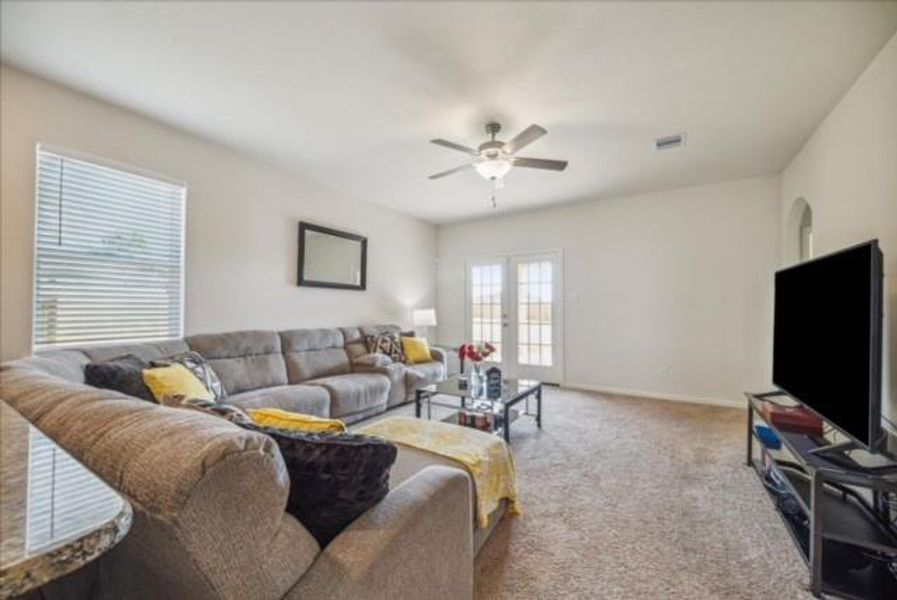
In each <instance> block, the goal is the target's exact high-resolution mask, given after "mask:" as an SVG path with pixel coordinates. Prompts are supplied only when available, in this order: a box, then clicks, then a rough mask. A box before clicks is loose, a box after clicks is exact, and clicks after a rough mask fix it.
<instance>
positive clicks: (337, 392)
mask: <svg viewBox="0 0 897 600" xmlns="http://www.w3.org/2000/svg"><path fill="white" fill-rule="evenodd" d="M306 383H307V384H309V385H319V386H321V387H322V388H324V389H326V390H327V391H328V392H330V416H331V417H336V418H340V417H344V416H347V415H352V414H354V413H359V412H363V411H368V410H370V409H383V408H386V398H387V395H388V394H389V378H387V377H386V376H385V375H380V374H378V373H350V374H348V375H335V376H333V377H323V378H321V379H313V380H311V381H307V382H306Z"/></svg>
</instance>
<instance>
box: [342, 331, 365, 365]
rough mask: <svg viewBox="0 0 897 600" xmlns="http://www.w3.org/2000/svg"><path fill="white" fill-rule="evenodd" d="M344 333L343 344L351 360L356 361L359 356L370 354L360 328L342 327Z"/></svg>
mask: <svg viewBox="0 0 897 600" xmlns="http://www.w3.org/2000/svg"><path fill="white" fill-rule="evenodd" d="M340 331H341V332H342V333H343V342H344V344H345V346H344V347H345V349H346V354H348V355H349V360H355V359H356V358H358V357H359V356H362V355H364V354H368V348H367V346H366V345H365V343H364V336H363V335H362V333H361V328H359V327H340Z"/></svg>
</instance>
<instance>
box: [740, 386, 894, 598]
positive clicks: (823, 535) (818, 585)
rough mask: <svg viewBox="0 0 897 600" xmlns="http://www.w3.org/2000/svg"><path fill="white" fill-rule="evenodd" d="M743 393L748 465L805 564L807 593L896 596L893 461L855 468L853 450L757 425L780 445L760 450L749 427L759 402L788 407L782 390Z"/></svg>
mask: <svg viewBox="0 0 897 600" xmlns="http://www.w3.org/2000/svg"><path fill="white" fill-rule="evenodd" d="M745 395H746V397H747V401H748V420H747V425H748V431H747V460H746V464H747V465H748V466H750V467H752V468H753V469H754V471H755V472H756V473H757V475H758V477H759V478H760V480H761V482H762V483H763V484H764V487H765V489H766V491H767V493H768V494H769V496H770V499H771V500H772V501H773V503H774V505H775V507H776V512H777V513H778V514H779V516H780V517H781V518H782V521H783V523H784V525H785V528H786V529H787V531H788V533H789V534H790V535H791V538H792V540H793V541H794V543H795V545H796V546H797V548H798V550H799V551H800V555H801V557H802V558H803V559H804V562H806V564H807V567H808V569H809V576H810V582H809V588H810V591H811V592H812V593H813V595H814V596H816V597H822V596H823V594H826V595H830V596H836V597H840V598H851V599H862V600H866V599H879V598H897V526H895V521H894V515H892V514H891V510H890V508H891V506H892V505H891V503H890V502H889V501H888V498H889V497H890V498H897V464H895V463H893V462H887V463H886V464H874V465H865V464H861V463H860V462H857V460H856V459H855V458H854V457H853V456H851V455H850V451H851V450H855V449H856V445H853V444H844V443H835V442H834V441H833V440H831V439H829V438H828V437H825V438H822V439H820V438H814V437H811V436H808V435H803V434H797V433H789V432H785V431H781V430H779V429H777V428H776V427H774V426H772V425H770V424H768V423H766V422H762V423H759V424H762V425H764V426H766V427H769V428H770V429H772V430H773V432H775V434H776V435H777V436H778V437H779V439H780V440H781V442H782V448H781V449H780V450H772V449H769V448H766V447H765V446H764V445H763V444H762V443H761V442H760V439H759V437H758V436H757V434H756V431H755V429H754V425H755V424H758V421H761V420H762V419H763V417H762V412H761V409H762V406H763V403H764V402H765V401H773V402H775V403H776V404H783V405H784V404H789V402H788V400H787V397H786V396H784V394H782V393H780V392H767V393H764V394H750V393H746V394H745ZM779 397H781V398H779ZM791 404H795V403H793V402H791Z"/></svg>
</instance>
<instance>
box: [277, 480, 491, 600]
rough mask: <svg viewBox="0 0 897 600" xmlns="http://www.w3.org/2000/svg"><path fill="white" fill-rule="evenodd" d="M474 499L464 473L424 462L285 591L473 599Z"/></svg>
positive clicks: (351, 598)
mask: <svg viewBox="0 0 897 600" xmlns="http://www.w3.org/2000/svg"><path fill="white" fill-rule="evenodd" d="M471 502H472V500H471V486H470V480H469V478H468V475H467V473H465V472H464V471H461V470H460V469H453V468H450V467H443V466H431V467H427V468H425V469H422V470H421V471H420V472H418V473H417V474H415V475H414V476H412V477H411V478H409V479H407V480H405V481H404V482H402V484H401V485H399V486H398V487H396V488H394V489H392V490H391V491H390V492H389V494H388V495H387V496H386V498H384V499H383V500H382V501H381V502H380V503H379V504H377V505H376V506H374V507H373V508H371V509H370V510H368V511H367V512H366V513H364V514H363V515H362V516H361V517H359V518H358V519H356V520H355V521H354V522H353V523H352V524H351V525H350V526H349V527H347V528H346V529H345V530H344V531H343V532H342V533H341V534H340V535H338V536H337V537H336V538H335V539H334V540H333V541H332V542H330V544H329V545H328V546H327V547H326V548H325V549H324V550H323V551H322V552H321V554H319V555H318V557H317V559H316V560H315V562H314V563H313V564H312V566H311V568H310V569H309V570H308V571H307V572H306V573H305V575H303V576H302V578H301V579H300V580H299V583H297V584H296V586H295V587H293V589H291V590H290V593H289V594H287V598H291V599H299V598H303V599H306V600H308V599H312V598H315V599H317V598H321V599H324V598H340V599H342V600H356V599H357V600H362V599H364V600H378V599H383V600H386V599H393V598H415V599H416V600H431V599H432V600H437V599H438V600H446V599H448V600H469V599H470V598H472V597H473V529H472V527H471V523H472V519H473V517H472V515H471V506H472V505H471Z"/></svg>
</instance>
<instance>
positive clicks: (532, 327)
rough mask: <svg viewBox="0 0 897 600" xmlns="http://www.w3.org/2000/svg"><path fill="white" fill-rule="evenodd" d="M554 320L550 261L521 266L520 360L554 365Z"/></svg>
mask: <svg viewBox="0 0 897 600" xmlns="http://www.w3.org/2000/svg"><path fill="white" fill-rule="evenodd" d="M553 322H554V290H553V273H552V265H551V262H550V261H532V262H521V263H518V265H517V331H518V339H517V362H518V363H519V364H521V365H532V366H542V367H551V366H553V365H554V362H553V357H552V354H553V353H552V339H551V338H552V335H551V330H552V325H553Z"/></svg>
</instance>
